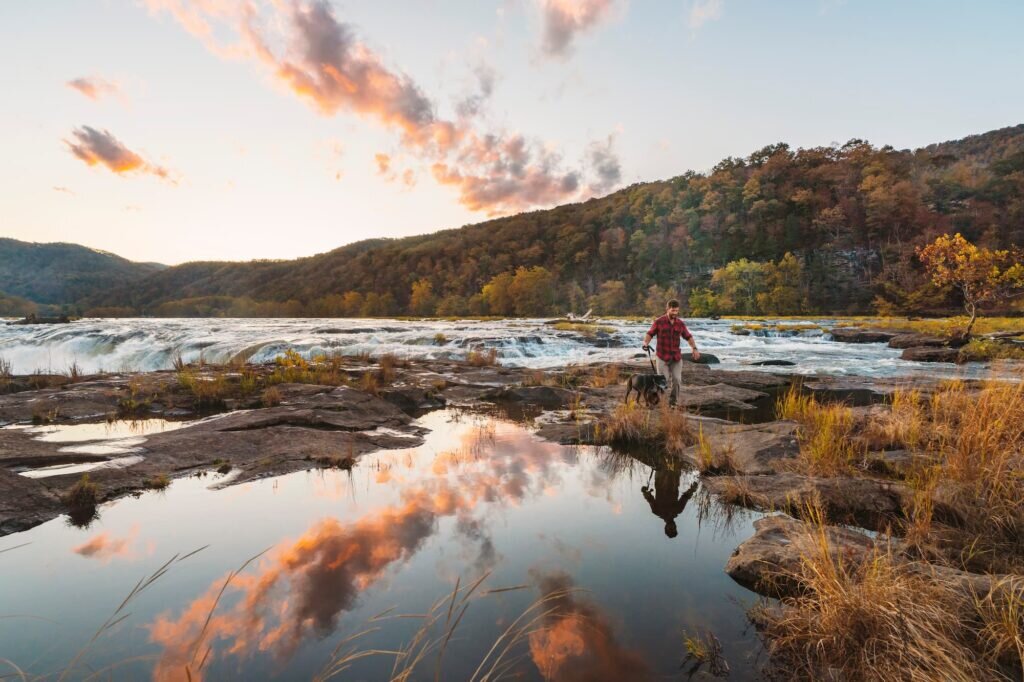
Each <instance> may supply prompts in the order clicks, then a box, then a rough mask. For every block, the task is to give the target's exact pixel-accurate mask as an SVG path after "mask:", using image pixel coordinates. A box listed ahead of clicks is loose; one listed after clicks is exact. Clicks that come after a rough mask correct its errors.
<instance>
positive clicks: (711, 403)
mask: <svg viewBox="0 0 1024 682" xmlns="http://www.w3.org/2000/svg"><path fill="white" fill-rule="evenodd" d="M767 395H768V394H767V393H762V392H761V391H752V390H750V389H749V388H741V387H739V386H730V385H729V384H723V383H717V384H711V385H705V386H685V385H684V386H682V387H681V388H680V389H679V396H678V405H679V406H680V407H685V408H688V409H704V410H713V409H716V408H717V409H722V408H727V407H739V408H740V409H745V408H746V409H749V408H750V406H749V405H747V403H748V402H750V401H752V400H757V399H758V398H763V397H765V396H767Z"/></svg>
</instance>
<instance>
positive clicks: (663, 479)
mask: <svg viewBox="0 0 1024 682" xmlns="http://www.w3.org/2000/svg"><path fill="white" fill-rule="evenodd" d="M681 478H682V472H681V471H680V470H679V469H678V468H669V467H664V468H661V469H655V470H654V489H653V491H652V489H651V488H650V487H649V485H645V486H644V487H643V488H641V489H640V492H642V493H643V495H644V499H646V500H647V504H649V505H651V511H652V512H653V513H654V515H655V516H657V517H658V518H660V519H662V520H663V521H664V522H665V535H667V536H668V537H670V538H674V537H675V536H677V535H679V530H678V529H677V528H676V517H677V516H679V515H680V514H682V513H683V510H684V509H686V505H687V503H688V502H689V501H690V498H691V497H693V494H694V493H695V492H696V491H697V486H698V483H697V481H694V482H693V483H692V484H691V485H690V487H689V488H688V489H687V490H686V492H684V493H683V494H682V495H680V494H679V482H680V479H681Z"/></svg>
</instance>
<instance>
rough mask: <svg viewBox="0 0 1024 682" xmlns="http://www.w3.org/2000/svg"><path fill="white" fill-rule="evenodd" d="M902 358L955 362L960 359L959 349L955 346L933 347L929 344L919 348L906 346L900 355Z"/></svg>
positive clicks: (916, 360) (920, 360) (918, 360)
mask: <svg viewBox="0 0 1024 682" xmlns="http://www.w3.org/2000/svg"><path fill="white" fill-rule="evenodd" d="M900 358H902V359H904V360H912V361H914V362H957V361H959V359H960V351H959V350H957V349H956V348H933V347H929V346H924V347H919V348H907V349H906V350H904V351H903V354H902V355H900Z"/></svg>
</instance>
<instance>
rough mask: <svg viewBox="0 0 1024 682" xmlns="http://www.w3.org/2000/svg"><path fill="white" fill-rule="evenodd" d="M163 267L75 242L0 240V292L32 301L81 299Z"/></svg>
mask: <svg viewBox="0 0 1024 682" xmlns="http://www.w3.org/2000/svg"><path fill="white" fill-rule="evenodd" d="M164 267H165V266H163V265H158V264H156V263H133V262H132V261H129V260H126V259H124V258H121V257H120V256H115V255H114V254H112V253H107V252H105V251H97V250H95V249H90V248H86V247H84V246H78V245H77V244H60V243H57V244H35V243H32V242H21V241H17V240H15V239H3V238H0V292H3V293H4V294H7V295H10V296H16V297H19V298H23V299H27V300H29V301H33V302H35V303H44V304H65V303H73V302H75V301H81V300H82V299H85V298H88V297H90V296H95V295H97V294H99V293H100V292H104V291H109V290H110V289H113V288H116V287H120V286H122V285H124V284H127V283H129V282H135V281H138V280H139V279H141V278H144V277H146V276H147V275H151V274H153V273H155V272H157V271H159V270H161V269H163V268H164Z"/></svg>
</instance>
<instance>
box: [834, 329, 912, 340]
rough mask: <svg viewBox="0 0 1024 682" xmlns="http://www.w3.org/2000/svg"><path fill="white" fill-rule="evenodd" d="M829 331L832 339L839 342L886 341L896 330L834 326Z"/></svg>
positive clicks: (893, 335)
mask: <svg viewBox="0 0 1024 682" xmlns="http://www.w3.org/2000/svg"><path fill="white" fill-rule="evenodd" d="M829 333H830V334H831V335H832V340H833V341H839V342H840V343H886V342H888V341H890V340H891V339H892V338H893V337H895V336H896V332H887V331H883V330H881V329H860V328H857V327H836V328H835V329H832V330H831V331H830V332H829Z"/></svg>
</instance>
